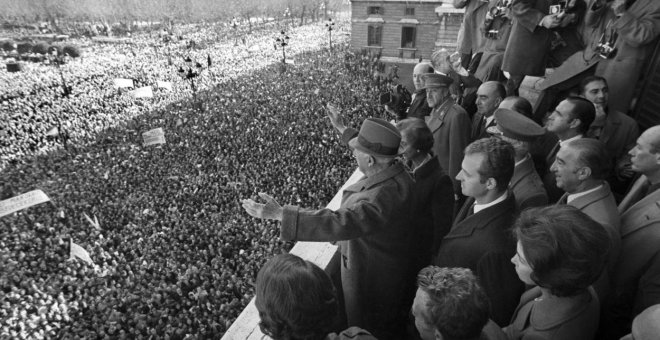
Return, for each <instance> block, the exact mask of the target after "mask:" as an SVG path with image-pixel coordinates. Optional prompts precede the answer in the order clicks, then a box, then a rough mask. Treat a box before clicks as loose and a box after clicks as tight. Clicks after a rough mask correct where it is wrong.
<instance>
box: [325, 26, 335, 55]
mask: <svg viewBox="0 0 660 340" xmlns="http://www.w3.org/2000/svg"><path fill="white" fill-rule="evenodd" d="M325 27H326V28H327V29H328V43H329V44H330V51H332V30H333V29H334V27H335V22H334V21H332V19H328V22H327V23H325Z"/></svg>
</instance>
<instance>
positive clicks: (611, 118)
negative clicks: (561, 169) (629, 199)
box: [580, 76, 639, 195]
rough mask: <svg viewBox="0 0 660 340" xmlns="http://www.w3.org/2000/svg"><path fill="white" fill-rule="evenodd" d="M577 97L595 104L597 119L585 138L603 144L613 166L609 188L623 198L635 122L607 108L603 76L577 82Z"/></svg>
mask: <svg viewBox="0 0 660 340" xmlns="http://www.w3.org/2000/svg"><path fill="white" fill-rule="evenodd" d="M580 95H581V96H582V97H584V98H585V99H587V100H589V101H590V102H592V103H593V104H594V107H595V108H596V118H595V119H594V122H593V123H591V126H590V128H589V131H588V132H587V137H590V138H595V139H598V140H600V141H601V142H603V144H605V147H606V149H607V152H608V153H609V156H610V157H609V158H610V159H611V161H612V163H613V164H615V165H616V166H615V168H614V172H613V173H612V174H611V175H612V176H610V178H608V181H609V182H610V184H611V185H612V189H613V190H614V191H615V192H617V193H619V194H620V195H623V194H624V193H625V190H627V188H628V186H629V184H630V179H631V178H632V175H633V171H632V169H631V168H630V166H631V165H630V156H629V155H628V150H630V149H631V148H632V147H633V146H634V145H635V140H636V139H637V137H639V127H638V125H637V122H636V121H635V120H634V119H633V118H632V117H630V116H628V115H625V114H623V113H621V112H619V111H616V110H610V109H609V108H608V105H607V103H608V100H609V87H608V85H607V81H606V80H605V78H603V77H599V76H588V77H586V78H584V79H583V80H582V82H581V83H580Z"/></svg>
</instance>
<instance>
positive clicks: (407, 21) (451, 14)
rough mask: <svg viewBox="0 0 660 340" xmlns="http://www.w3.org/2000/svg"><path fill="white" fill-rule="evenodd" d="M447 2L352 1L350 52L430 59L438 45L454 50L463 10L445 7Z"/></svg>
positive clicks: (429, 0)
mask: <svg viewBox="0 0 660 340" xmlns="http://www.w3.org/2000/svg"><path fill="white" fill-rule="evenodd" d="M445 2H448V1H446V0H444V1H443V0H410V1H402V0H352V1H351V48H352V49H353V50H358V51H359V50H363V49H367V50H369V51H370V52H372V53H374V54H380V55H381V56H383V57H394V58H402V59H419V58H423V59H430V57H431V54H432V53H433V51H434V50H435V49H436V45H437V46H438V47H439V48H441V47H445V48H451V47H452V46H454V47H455V46H456V44H455V42H456V39H457V35H458V30H459V28H460V25H461V21H462V18H463V15H462V10H458V11H456V10H455V9H454V8H453V6H447V5H445V6H443V3H445ZM445 8H446V11H445V10H444V9H445ZM443 45H444V46H443Z"/></svg>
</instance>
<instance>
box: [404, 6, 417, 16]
mask: <svg viewBox="0 0 660 340" xmlns="http://www.w3.org/2000/svg"><path fill="white" fill-rule="evenodd" d="M406 15H412V16H414V15H415V7H406Z"/></svg>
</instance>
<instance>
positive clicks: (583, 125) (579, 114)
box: [565, 96, 596, 134]
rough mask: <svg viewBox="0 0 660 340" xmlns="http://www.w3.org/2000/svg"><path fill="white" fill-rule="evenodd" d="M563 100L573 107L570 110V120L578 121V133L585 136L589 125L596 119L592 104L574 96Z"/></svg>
mask: <svg viewBox="0 0 660 340" xmlns="http://www.w3.org/2000/svg"><path fill="white" fill-rule="evenodd" d="M565 100H566V101H567V102H569V103H571V104H572V105H573V107H572V108H571V116H572V118H573V119H579V120H580V127H579V128H578V132H579V133H581V134H586V133H587V131H589V127H590V126H591V123H593V122H594V119H596V108H595V107H594V104H593V103H592V102H590V101H589V100H587V99H584V98H582V97H575V96H569V97H568V98H566V99H565Z"/></svg>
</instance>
